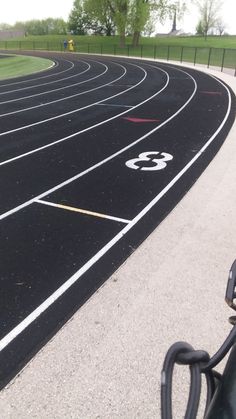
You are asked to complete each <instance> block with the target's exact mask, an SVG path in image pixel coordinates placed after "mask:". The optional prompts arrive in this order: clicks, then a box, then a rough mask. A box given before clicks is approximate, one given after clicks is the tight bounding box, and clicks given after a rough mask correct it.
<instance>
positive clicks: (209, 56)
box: [207, 48, 212, 68]
mask: <svg viewBox="0 0 236 419" xmlns="http://www.w3.org/2000/svg"><path fill="white" fill-rule="evenodd" d="M211 51H212V48H210V49H209V55H208V63H207V68H209V67H210V62H211Z"/></svg>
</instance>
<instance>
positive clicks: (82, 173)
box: [0, 77, 197, 220]
mask: <svg viewBox="0 0 236 419" xmlns="http://www.w3.org/2000/svg"><path fill="white" fill-rule="evenodd" d="M191 78H192V77H191ZM192 80H193V81H194V86H195V88H194V91H193V93H192V95H191V96H190V98H189V99H188V100H187V101H186V102H185V104H184V105H183V106H181V108H179V109H178V111H177V112H175V113H174V114H173V115H172V116H170V117H169V118H168V119H166V120H165V121H163V122H162V123H161V124H160V125H158V126H157V127H155V128H153V129H152V130H150V131H149V132H147V133H146V134H145V135H143V136H142V137H140V138H138V139H137V140H135V141H133V142H132V143H130V144H129V145H127V146H126V147H124V148H122V149H120V150H119V151H117V152H116V153H113V154H111V155H110V156H109V157H106V158H105V159H104V160H101V161H100V162H98V163H96V164H94V165H93V166H90V167H89V168H88V169H85V170H84V171H82V172H80V173H78V174H77V175H75V176H73V177H71V178H69V179H67V180H65V181H63V182H61V183H60V184H58V185H56V186H54V187H53V188H51V189H48V190H47V191H45V192H43V193H41V194H39V195H38V196H36V197H34V198H31V199H30V200H28V201H26V202H24V203H23V204H20V205H18V206H17V207H15V208H12V209H11V210H8V211H6V212H5V213H3V214H1V215H0V220H3V219H4V218H7V217H9V216H10V215H12V214H14V213H16V212H18V211H20V210H22V209H23V208H26V207H27V206H29V205H31V204H33V203H34V202H35V201H36V200H41V199H42V198H45V197H46V196H47V195H49V194H51V193H53V192H55V191H57V190H58V189H61V188H62V187H64V186H66V185H69V184H70V183H72V182H74V181H75V180H77V179H79V178H81V177H83V176H85V175H87V174H88V173H90V172H92V171H93V170H95V169H97V168H98V167H100V166H102V165H104V164H105V163H107V162H109V161H110V160H112V159H114V158H115V157H117V156H119V155H120V154H122V153H124V152H125V151H127V150H129V149H130V148H132V147H134V146H135V145H136V144H138V143H140V142H141V141H143V140H145V138H147V137H148V136H149V135H152V134H153V133H154V132H156V131H158V130H159V129H160V128H162V127H163V126H164V125H166V124H167V123H168V122H170V121H171V120H172V119H174V118H175V117H176V116H177V115H178V114H179V113H180V112H181V111H182V110H183V109H184V108H185V107H186V106H187V105H188V104H189V103H190V101H191V100H192V99H193V97H194V96H195V94H196V90H197V83H196V81H195V80H194V79H193V78H192Z"/></svg>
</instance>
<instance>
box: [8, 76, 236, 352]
mask: <svg viewBox="0 0 236 419" xmlns="http://www.w3.org/2000/svg"><path fill="white" fill-rule="evenodd" d="M216 80H217V79H216ZM222 85H223V86H224V84H222ZM224 87H225V88H226V90H227V92H228V98H229V105H228V110H227V112H226V115H225V118H224V120H223V121H222V123H221V125H220V126H219V127H218V129H217V131H216V132H215V133H214V134H213V136H212V137H211V138H210V139H209V140H208V141H207V143H206V144H205V145H204V146H203V147H202V148H201V150H200V151H199V152H198V153H197V154H196V155H195V156H194V158H193V159H192V160H190V162H189V163H188V164H187V165H186V166H185V167H184V168H183V169H182V170H181V171H180V172H179V173H178V174H177V175H176V176H175V177H174V178H173V179H172V181H171V182H169V183H168V185H167V186H166V187H165V188H164V189H163V190H162V191H161V192H160V193H159V194H158V195H157V196H156V197H155V198H154V199H153V200H152V201H150V202H149V204H148V205H147V206H146V207H145V208H144V209H143V210H142V211H141V212H140V213H139V214H138V215H136V217H135V218H133V220H132V221H131V222H130V223H129V224H128V225H127V226H125V227H124V228H123V229H122V230H121V231H120V232H119V233H118V234H117V235H116V236H115V237H113V239H112V240H110V241H109V242H108V243H107V244H106V245H105V246H104V247H103V248H102V249H100V250H99V251H98V252H97V253H96V254H95V255H94V256H93V257H92V258H91V259H89V260H88V262H87V263H85V264H84V265H83V266H82V268H80V269H79V270H78V271H77V272H76V273H75V274H74V275H72V276H71V277H70V278H69V279H67V281H66V282H64V284H63V285H61V286H60V287H59V288H58V289H57V290H56V291H55V292H53V293H52V294H51V295H50V296H49V297H48V298H47V299H46V300H45V301H44V302H43V303H42V304H40V305H39V306H38V307H37V308H36V309H35V310H34V311H32V313H31V314H29V315H28V316H27V317H26V318H25V319H24V320H23V321H22V322H21V323H19V324H18V325H17V326H16V327H14V328H13V329H12V330H11V332H9V333H8V334H7V335H6V336H4V338H2V339H1V340H0V351H2V350H3V349H4V348H6V346H8V345H9V344H10V343H11V342H12V341H13V340H14V339H15V338H16V337H17V336H19V335H20V333H22V332H23V331H24V330H25V329H26V328H27V327H28V326H29V325H30V324H32V323H33V321H35V320H36V319H37V318H38V317H39V316H40V315H41V314H42V313H43V312H44V311H46V310H47V309H48V308H49V307H50V306H52V305H53V304H54V303H55V302H56V301H57V300H58V298H59V297H61V296H62V295H63V294H64V293H65V292H66V291H67V290H68V289H70V288H71V286H72V285H73V284H75V283H76V282H77V281H78V280H79V279H80V278H81V276H82V275H83V274H84V273H85V272H87V271H88V270H89V269H90V268H91V267H92V266H93V265H94V264H95V263H96V262H97V261H98V260H100V259H101V258H102V256H104V255H105V254H106V253H107V252H108V251H109V250H110V249H111V248H112V247H113V246H114V245H115V244H116V243H118V241H120V240H121V239H122V238H123V237H124V236H125V235H126V234H127V233H128V232H129V231H130V230H131V229H132V228H133V227H134V226H135V225H136V224H137V223H138V222H139V221H140V220H141V219H142V218H143V217H144V216H145V215H146V214H147V213H148V212H149V211H150V210H151V208H152V207H153V206H154V205H156V204H157V202H158V201H160V199H161V198H162V197H163V196H164V195H165V194H166V193H167V192H168V191H169V190H170V189H171V188H172V186H173V185H174V184H175V183H176V182H177V181H178V180H179V179H180V178H181V177H182V176H183V175H184V173H185V172H187V170H188V169H189V168H190V167H191V166H192V165H193V163H194V162H195V161H196V160H197V159H198V158H199V157H200V156H201V155H202V153H203V152H204V151H205V150H206V149H207V147H208V146H209V145H210V144H211V143H212V141H213V140H214V139H215V137H216V136H217V134H218V133H219V132H220V130H221V129H222V128H223V126H224V124H225V122H226V120H227V118H228V116H229V112H230V108H231V96H230V92H229V90H228V88H227V87H226V86H224Z"/></svg>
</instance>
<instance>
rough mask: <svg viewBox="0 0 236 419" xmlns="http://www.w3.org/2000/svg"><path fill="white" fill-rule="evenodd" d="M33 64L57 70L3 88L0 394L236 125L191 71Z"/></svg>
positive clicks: (210, 80) (136, 64) (220, 87)
mask: <svg viewBox="0 0 236 419" xmlns="http://www.w3.org/2000/svg"><path fill="white" fill-rule="evenodd" d="M35 55H39V56H45V57H48V58H52V59H53V60H54V62H55V66H54V67H53V68H51V69H50V70H48V71H45V72H40V73H38V74H34V75H31V76H27V77H21V78H19V79H12V80H6V81H2V82H0V175H1V176H0V191H1V201H0V231H1V245H0V284H1V294H0V295H1V297H0V310H1V326H0V386H1V387H3V386H4V385H5V384H6V383H7V382H8V381H9V380H10V379H11V378H12V377H13V376H14V375H15V374H16V373H17V372H18V371H19V370H20V369H21V367H22V366H23V365H24V364H25V363H26V362H27V361H28V360H29V359H30V357H32V356H33V354H34V353H36V352H37V350H38V349H39V348H40V347H41V346H42V345H43V343H44V342H45V341H47V340H48V339H49V338H50V337H51V336H52V334H53V333H55V332H56V331H57V330H58V329H59V328H60V326H61V325H62V324H63V323H64V322H65V321H66V320H67V319H68V318H69V317H70V316H71V315H72V313H73V312H75V311H76V310H77V309H78V308H79V307H80V306H81V305H82V304H83V303H84V301H85V300H86V299H88V298H89V296H90V295H91V294H92V293H93V292H94V291H95V290H96V289H97V288H98V287H99V286H100V285H101V284H102V283H103V282H104V281H105V280H106V279H107V278H108V277H109V276H110V275H111V273H112V272H114V270H115V269H116V268H117V267H118V266H119V265H120V264H121V263H122V262H123V261H124V260H125V258H127V257H128V256H129V254H130V253H131V252H132V251H133V249H134V248H136V247H137V246H138V245H139V244H140V243H141V241H142V240H144V239H145V237H146V236H147V235H148V234H149V233H150V232H151V231H152V230H153V229H154V228H155V227H156V226H157V225H158V224H159V223H160V222H161V221H162V220H163V218H164V217H165V216H166V215H167V214H168V213H169V212H170V211H171V209H172V208H173V207H174V206H175V205H176V203H177V202H178V201H179V200H180V199H181V197H182V196H183V195H184V194H185V193H186V192H187V190H188V189H189V188H190V187H191V185H192V184H193V183H194V182H195V180H196V179H197V177H198V176H199V175H200V174H201V173H202V171H203V170H204V169H205V167H206V166H207V165H208V163H209V162H210V161H211V159H212V158H213V156H214V155H215V153H216V152H217V151H218V149H219V147H220V146H221V144H222V143H223V141H224V140H225V138H226V136H227V134H228V131H229V130H230V127H231V125H232V123H233V121H234V117H235V98H234V95H233V94H232V92H231V91H230V89H229V88H228V87H227V86H225V85H224V83H223V82H221V81H219V80H217V79H216V78H214V77H211V76H209V75H206V74H203V73H201V72H198V71H195V70H193V69H191V70H190V69H184V68H178V67H175V66H173V65H168V64H160V63H156V62H144V61H140V60H137V61H136V60H128V59H122V58H118V57H96V56H88V55H85V56H81V55H74V54H66V53H64V54H57V53H54V54H53V53H46V52H45V53H43V52H41V53H35ZM0 58H1V56H0ZM143 153H144V154H143ZM163 153H164V154H163ZM140 155H141V156H140ZM139 156H140V157H139ZM138 158H139V160H137V159H138ZM160 159H161V161H160ZM163 159H164V160H163ZM127 162H128V163H127ZM151 169H158V170H151ZM60 206H64V207H60ZM81 210H86V211H87V212H86V213H84V212H81ZM78 211H79V212H78ZM100 214H102V215H105V218H101V217H100V216H98V215H100ZM110 217H111V218H110ZM63 287H65V288H63ZM160 292H161V290H160Z"/></svg>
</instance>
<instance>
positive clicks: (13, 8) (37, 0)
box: [0, 0, 236, 34]
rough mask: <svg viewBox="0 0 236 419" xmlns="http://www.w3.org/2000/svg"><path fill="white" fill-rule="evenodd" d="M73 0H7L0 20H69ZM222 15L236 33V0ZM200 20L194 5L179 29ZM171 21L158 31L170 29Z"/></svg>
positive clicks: (226, 0)
mask: <svg viewBox="0 0 236 419" xmlns="http://www.w3.org/2000/svg"><path fill="white" fill-rule="evenodd" d="M73 2H74V1H73V0H6V1H5V2H3V1H2V2H1V3H2V4H1V11H0V22H1V23H3V22H4V23H9V24H14V23H15V22H16V21H26V20H30V19H45V18H47V17H53V18H57V17H62V18H63V19H64V20H67V18H68V16H69V13H70V11H71V9H72V7H73ZM222 4H223V6H222V9H221V13H220V16H221V18H222V19H223V21H224V22H225V24H226V30H227V32H228V33H230V34H236V23H235V20H236V0H223V1H222ZM197 21H198V16H197V11H196V9H194V8H193V7H191V10H190V11H189V12H188V13H186V15H185V18H184V20H183V21H182V22H178V23H177V27H178V29H180V28H182V29H184V30H185V31H186V32H194V31H195V28H196V24H197ZM170 29H171V22H168V23H167V24H166V25H165V27H164V28H163V27H162V28H161V26H159V25H158V29H157V30H158V32H161V31H162V30H163V31H166V32H168V31H170Z"/></svg>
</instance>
